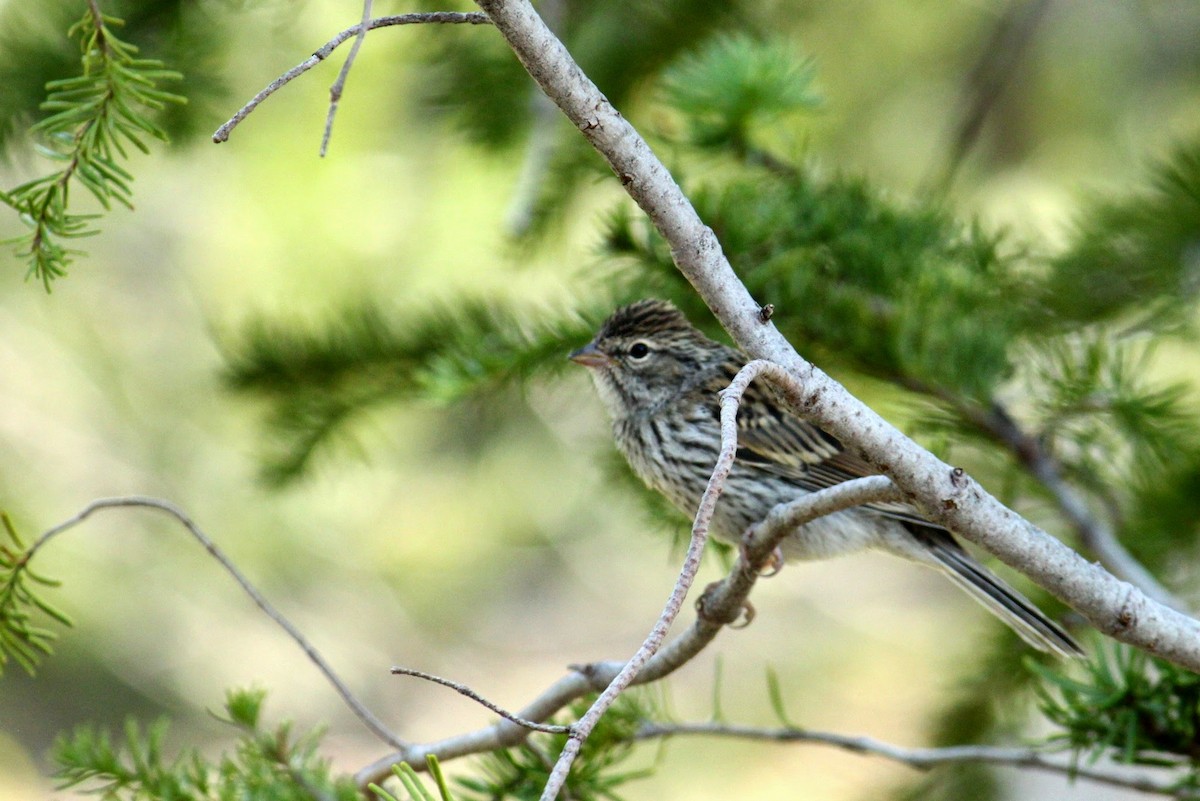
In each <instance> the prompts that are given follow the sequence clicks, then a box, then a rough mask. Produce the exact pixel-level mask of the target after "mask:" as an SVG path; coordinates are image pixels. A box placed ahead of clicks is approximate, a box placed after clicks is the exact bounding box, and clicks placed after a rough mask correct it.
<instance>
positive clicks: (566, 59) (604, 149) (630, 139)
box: [477, 0, 1200, 671]
mask: <svg viewBox="0 0 1200 801" xmlns="http://www.w3.org/2000/svg"><path fill="white" fill-rule="evenodd" d="M477 3H478V4H479V6H480V7H481V8H482V9H483V10H484V11H485V12H486V13H487V15H488V16H489V17H490V18H491V20H492V23H493V24H494V25H495V26H496V28H497V30H498V31H499V32H500V33H501V35H503V36H504V38H505V40H506V41H507V42H508V44H509V46H510V47H512V49H513V52H514V53H515V54H516V56H517V58H518V59H520V61H521V63H522V64H523V65H524V66H525V68H526V70H527V71H528V72H529V74H530V76H531V77H533V79H534V80H535V81H536V82H537V83H538V85H539V86H540V87H541V88H542V90H543V91H544V92H546V94H547V95H548V96H549V97H550V98H551V99H552V100H554V102H555V103H556V104H557V105H558V107H559V108H560V109H561V110H562V111H563V113H564V114H566V116H567V117H568V118H569V119H570V120H571V121H572V122H573V123H574V124H575V125H576V126H577V127H578V128H579V130H580V132H581V133H583V135H584V136H585V137H587V139H588V141H589V142H590V143H591V144H592V146H593V147H595V148H596V150H597V151H599V152H600V153H601V155H603V156H604V158H605V159H606V160H607V161H608V163H609V165H610V167H611V168H612V169H613V171H614V172H615V173H616V175H617V176H618V178H619V179H620V180H621V183H622V185H623V186H624V187H625V189H626V191H627V192H628V193H629V195H630V197H632V198H633V199H634V200H635V201H636V202H637V204H638V205H639V206H640V207H641V208H642V210H643V211H644V212H645V213H646V214H647V216H648V217H649V218H650V220H651V222H652V223H653V224H654V226H655V228H656V229H657V230H658V232H659V233H660V234H661V235H662V236H663V237H664V238H665V239H666V241H667V242H668V243H669V244H670V246H671V252H672V256H673V258H674V259H675V263H676V265H677V266H678V268H679V270H680V271H681V272H682V273H683V275H684V276H685V277H686V278H687V279H688V281H689V282H691V284H692V286H693V287H694V288H695V289H696V291H697V292H698V293H699V294H700V296H701V297H702V298H703V299H704V301H705V302H706V303H707V304H708V306H709V308H710V309H712V311H713V313H714V314H715V315H716V317H717V319H718V320H719V321H720V322H721V324H722V325H723V326H724V327H725V329H726V330H727V331H728V332H729V333H730V335H732V337H733V338H734V340H735V341H736V342H737V343H738V345H740V346H741V347H742V349H743V350H744V351H745V352H747V353H749V354H750V355H751V356H753V357H755V358H760V359H768V360H770V361H773V362H776V363H777V364H779V365H780V366H782V367H783V368H785V369H786V370H787V371H788V372H789V373H791V374H792V376H793V378H794V379H796V381H797V382H799V384H798V386H799V387H800V390H799V391H796V392H791V393H788V400H789V402H790V403H791V404H792V405H793V406H794V408H795V409H796V411H797V412H798V413H799V414H801V415H802V416H804V417H805V419H807V420H809V421H810V422H812V423H814V424H815V425H817V426H819V427H821V428H822V429H824V430H825V431H827V432H829V433H830V434H832V435H833V436H835V437H837V438H838V439H839V440H841V441H842V442H843V443H845V444H846V445H847V446H848V447H850V448H851V449H853V450H854V451H855V452H857V453H858V454H859V455H861V456H862V457H863V458H865V459H866V460H867V461H868V462H869V463H871V464H872V465H873V466H874V467H876V468H877V469H878V470H879V471H880V472H882V473H884V474H886V475H888V476H890V477H891V478H892V480H893V481H894V482H895V483H896V485H897V486H898V487H899V488H900V490H901V491H902V492H904V493H905V495H906V496H908V497H909V499H910V500H911V501H913V502H915V503H916V504H917V505H918V506H919V507H920V508H921V510H922V512H923V513H924V514H925V515H926V516H927V517H929V519H931V520H932V521H933V522H936V523H938V524H940V525H943V526H945V527H946V528H948V529H951V530H952V531H954V532H955V533H957V534H959V535H961V536H963V537H965V538H966V539H968V540H971V541H972V542H974V543H976V544H977V545H979V546H980V547H982V548H983V549H984V550H986V551H989V552H990V553H992V554H994V555H995V556H997V557H998V558H999V559H1000V560H1001V561H1003V562H1005V563H1006V564H1008V565H1009V566H1010V567H1012V568H1014V569H1016V570H1018V571H1020V572H1022V573H1024V574H1026V575H1027V576H1029V577H1030V578H1031V579H1033V580H1034V581H1035V582H1037V583H1038V584H1039V585H1040V586H1042V587H1043V588H1045V589H1046V590H1048V591H1049V592H1050V593H1052V594H1053V595H1055V596H1056V597H1057V598H1059V599H1060V600H1062V601H1063V602H1064V603H1066V604H1068V605H1070V606H1071V607H1072V608H1074V609H1075V610H1076V611H1078V612H1079V613H1080V614H1082V615H1083V616H1084V617H1085V618H1087V620H1088V621H1089V622H1090V623H1092V625H1094V626H1095V627H1096V628H1097V629H1099V630H1100V631H1102V632H1103V633H1105V634H1107V635H1109V636H1112V637H1114V638H1116V639H1118V640H1121V641H1122V642H1126V643H1128V644H1130V645H1133V646H1135V647H1138V648H1141V649H1143V650H1145V651H1147V652H1149V653H1152V654H1155V655H1157V656H1160V657H1162V658H1164V659H1167V660H1170V661H1172V662H1175V663H1177V664H1180V665H1182V666H1184V667H1187V668H1189V669H1191V670H1197V671H1200V622H1197V621H1196V620H1195V619H1193V618H1191V617H1188V616H1187V615H1184V614H1182V613H1180V612H1177V611H1175V610H1173V609H1171V608H1169V607H1167V606H1165V605H1163V604H1160V603H1158V602H1156V601H1154V600H1153V599H1151V598H1150V597H1148V596H1147V595H1146V594H1145V593H1144V592H1142V591H1141V590H1139V589H1138V588H1137V587H1135V586H1133V585H1131V584H1129V583H1128V582H1124V581H1121V580H1120V579H1118V578H1117V577H1115V576H1113V575H1112V574H1111V573H1109V572H1108V571H1106V570H1105V569H1104V568H1102V567H1101V566H1100V565H1096V564H1092V563H1089V562H1088V561H1087V560H1085V559H1084V558H1083V557H1081V556H1080V555H1079V554H1077V553H1076V552H1074V551H1073V550H1071V549H1070V548H1068V547H1066V546H1065V545H1063V544H1062V543H1061V542H1059V541H1058V540H1056V539H1054V538H1053V537H1051V536H1050V535H1049V534H1047V533H1046V532H1044V531H1042V530H1041V529H1039V528H1037V527H1036V526H1034V525H1033V524H1032V523H1030V522H1029V521H1027V520H1025V519H1024V518H1022V517H1020V516H1019V515H1017V514H1016V513H1015V512H1013V511H1012V510H1010V509H1008V508H1007V507H1006V506H1004V505H1003V504H1002V503H1000V502H999V501H998V500H997V499H996V498H995V497H993V496H992V495H991V494H989V493H988V492H987V491H986V490H985V489H984V488H983V487H982V486H981V485H980V484H979V483H978V482H976V481H975V480H974V479H972V478H971V477H970V476H968V475H966V474H965V473H964V472H963V471H962V470H961V469H955V468H952V467H951V466H950V465H948V464H946V463H944V462H942V461H941V460H940V459H938V458H937V457H936V456H934V455H933V454H931V453H929V452H928V451H926V450H925V449H923V448H921V447H920V446H919V445H917V444H916V443H915V442H913V441H912V440H911V439H909V438H908V437H907V436H905V435H904V434H903V433H902V432H900V431H899V430H898V429H896V427H895V426H893V425H891V424H890V423H888V422H887V421H886V420H884V419H883V418H882V417H880V416H879V415H878V414H877V413H875V412H874V411H873V410H872V409H870V408H869V407H868V406H866V404H864V403H863V402H862V401H860V400H858V399H857V398H855V397H854V396H853V395H851V394H850V393H849V392H848V391H847V390H846V389H845V388H844V387H843V386H842V385H841V384H839V383H837V382H836V381H834V380H833V379H832V378H830V377H829V376H828V375H826V374H825V373H824V372H823V371H821V370H820V369H818V368H817V367H816V366H815V365H813V364H811V363H810V362H808V361H806V360H804V359H803V358H801V357H800V356H799V355H798V354H797V353H796V351H795V350H794V349H793V348H792V346H791V345H790V344H789V343H788V342H787V340H785V339H784V338H783V336H782V335H781V334H780V333H779V331H778V330H776V328H775V327H774V326H773V325H771V323H770V322H769V321H766V320H763V318H762V317H761V316H760V306H759V304H758V303H756V302H755V300H754V299H753V298H752V297H750V294H749V292H748V291H747V290H746V287H745V286H744V285H743V284H742V283H741V281H740V280H739V279H738V277H737V275H736V274H735V273H734V271H733V269H732V267H731V266H730V264H729V261H728V259H726V258H725V255H724V253H723V252H722V250H721V246H720V243H719V242H718V241H717V238H716V235H715V234H714V233H713V231H712V229H710V228H709V227H708V226H706V225H705V224H704V222H703V221H702V220H701V219H700V218H699V216H698V215H697V214H696V211H695V209H694V208H693V207H692V205H691V203H690V202H689V201H688V199H687V197H686V196H685V195H684V194H683V191H682V190H681V189H680V188H679V186H678V184H676V183H675V181H674V180H673V179H672V177H671V175H670V173H669V172H668V171H667V169H666V167H665V166H663V164H662V162H661V161H660V160H659V159H658V158H657V157H656V156H655V155H654V153H653V152H652V151H651V150H650V147H649V145H647V144H646V141H645V140H644V139H643V138H642V137H641V136H640V135H639V134H638V133H637V131H636V130H635V129H634V128H633V126H631V125H630V124H629V122H628V121H627V120H625V119H624V118H623V117H622V116H621V115H620V113H619V112H618V111H617V110H616V109H615V108H613V106H612V104H611V103H609V102H608V100H607V99H606V98H605V97H604V95H603V94H602V93H601V92H600V91H599V89H597V88H596V86H595V84H594V83H592V82H591V80H590V79H588V77H587V76H586V75H585V74H584V73H583V71H582V70H581V69H580V68H579V66H578V65H577V64H576V63H575V62H574V60H573V59H572V58H571V56H570V54H569V53H568V52H567V50H566V48H565V47H564V46H563V44H562V42H560V41H559V40H558V39H557V38H556V37H555V36H554V34H553V33H552V32H551V31H550V30H549V29H548V28H547V27H546V26H545V25H544V24H543V23H542V21H541V20H540V19H539V18H538V16H537V13H536V12H535V11H534V9H533V7H532V6H531V5H530V3H529V2H528V0H477Z"/></svg>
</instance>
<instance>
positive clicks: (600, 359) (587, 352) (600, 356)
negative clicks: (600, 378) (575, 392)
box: [567, 342, 612, 367]
mask: <svg viewBox="0 0 1200 801" xmlns="http://www.w3.org/2000/svg"><path fill="white" fill-rule="evenodd" d="M567 358H568V359H570V360H571V361H573V362H575V363H576V364H582V365H583V366H584V367H604V366H605V365H609V364H612V358H611V357H610V356H608V355H607V354H605V353H602V352H601V351H600V349H599V348H597V347H596V343H595V342H589V343H587V344H586V345H584V346H583V347H582V348H579V349H578V350H573V351H571V355H570V356H568V357H567Z"/></svg>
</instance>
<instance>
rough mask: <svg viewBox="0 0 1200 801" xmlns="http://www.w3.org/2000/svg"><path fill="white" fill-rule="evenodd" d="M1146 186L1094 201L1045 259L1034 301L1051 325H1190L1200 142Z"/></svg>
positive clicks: (1199, 265)
mask: <svg viewBox="0 0 1200 801" xmlns="http://www.w3.org/2000/svg"><path fill="white" fill-rule="evenodd" d="M1149 183H1150V186H1149V188H1148V189H1146V190H1143V191H1141V192H1138V193H1136V194H1133V195H1131V196H1129V197H1126V198H1120V199H1117V200H1098V201H1096V202H1095V203H1093V204H1092V206H1091V207H1090V208H1089V209H1087V210H1086V211H1085V212H1084V213H1083V214H1082V215H1081V217H1080V220H1079V222H1078V223H1077V231H1076V236H1075V237H1074V241H1075V244H1074V246H1073V247H1071V248H1070V249H1069V250H1067V251H1066V252H1064V253H1063V254H1062V255H1061V256H1059V257H1057V258H1056V259H1054V260H1053V262H1052V269H1051V272H1050V275H1049V276H1048V279H1047V281H1046V283H1045V285H1044V288H1043V293H1042V302H1043V304H1044V307H1045V311H1046V314H1047V316H1048V317H1049V320H1050V321H1051V323H1052V324H1053V325H1057V326H1063V325H1075V324H1080V323H1090V322H1118V323H1121V324H1123V325H1127V326H1133V327H1143V328H1149V329H1153V330H1156V331H1164V330H1172V329H1187V328H1191V327H1193V325H1194V320H1195V308H1196V297H1197V292H1200V244H1198V243H1200V141H1194V142H1190V143H1187V144H1185V145H1181V146H1179V147H1178V148H1177V149H1176V150H1175V152H1174V153H1173V154H1172V155H1171V156H1170V157H1169V158H1168V159H1166V160H1164V161H1162V162H1160V163H1159V164H1157V165H1156V166H1155V168H1154V170H1153V173H1152V175H1151V179H1150V182H1149Z"/></svg>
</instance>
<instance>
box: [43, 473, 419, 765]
mask: <svg viewBox="0 0 1200 801" xmlns="http://www.w3.org/2000/svg"><path fill="white" fill-rule="evenodd" d="M123 508H126V509H127V508H143V509H158V510H160V511H163V512H166V513H167V514H169V515H171V516H172V517H174V518H175V519H176V520H177V521H179V522H180V523H181V524H182V525H183V527H184V528H185V529H187V531H188V533H189V534H191V535H192V537H193V538H194V539H195V540H196V541H197V542H199V543H200V544H201V545H202V546H204V549H205V550H206V551H208V553H209V554H210V555H211V556H212V558H213V559H215V560H217V563H218V564H220V565H221V567H223V568H225V572H226V573H228V574H229V575H231V576H233V580H234V581H236V582H237V583H238V586H240V587H241V588H242V590H243V592H245V593H246V594H247V595H249V596H250V600H252V601H254V604H255V606H257V607H258V608H259V609H261V610H262V611H263V613H264V614H265V615H266V616H267V617H269V618H271V620H273V621H275V623H276V625H278V626H279V627H280V628H281V629H283V630H284V632H286V633H287V635H288V636H289V637H291V638H292V640H293V641H294V642H295V643H296V644H297V645H299V646H300V649H301V650H302V651H304V655H305V656H307V657H308V659H309V661H310V662H312V663H313V664H314V665H316V666H317V670H319V671H321V674H322V675H323V676H325V679H326V681H328V682H329V683H330V684H332V685H333V688H334V689H335V690H336V691H337V693H338V695H340V696H341V697H342V700H343V701H344V702H345V703H346V706H348V707H350V711H352V712H353V713H354V714H355V715H356V716H358V719H359V720H361V721H362V722H363V725H365V726H366V727H367V728H368V729H370V730H371V732H372V733H373V734H374V735H375V736H376V737H378V738H379V739H380V740H382V741H384V742H385V743H387V744H388V745H390V746H391V747H392V748H406V747H407V746H408V743H406V742H405V741H404V740H402V739H400V738H399V737H397V736H396V735H394V734H392V733H391V732H390V731H388V728H387V727H386V726H384V725H383V722H382V721H380V720H379V719H378V718H377V717H375V715H373V714H372V713H371V711H370V710H369V709H367V708H366V706H364V705H363V703H362V702H361V701H359V700H358V698H357V697H356V696H355V695H354V693H352V692H351V691H350V688H349V687H348V686H346V683H345V682H343V681H342V679H341V677H339V676H338V675H337V673H336V672H334V670H333V667H332V666H331V665H330V664H329V663H328V662H327V661H325V657H323V656H321V653H320V652H319V651H318V650H317V649H316V646H314V645H313V644H312V643H311V642H309V641H308V638H307V637H305V636H304V635H303V634H301V633H300V630H299V629H298V628H296V627H295V626H293V625H292V623H291V621H289V620H288V619H287V618H286V617H284V616H283V614H282V613H281V612H280V611H279V610H278V609H276V608H275V607H274V606H272V605H271V602H270V601H268V600H267V599H266V598H265V597H263V594H262V593H260V592H259V591H258V588H256V587H255V586H254V585H253V584H251V583H250V579H248V578H246V576H245V575H244V574H243V573H242V571H241V570H239V569H238V567H237V565H235V564H234V563H233V562H232V561H231V560H230V559H229V557H227V556H226V555H225V553H224V551H222V550H221V549H220V548H218V547H217V544H216V543H215V542H214V541H213V540H212V538H211V537H209V536H208V535H207V534H205V533H204V531H203V530H202V529H201V528H200V527H199V526H198V525H196V523H195V522H194V521H193V520H192V519H191V518H190V517H188V515H187V514H186V513H185V512H184V511H183V510H182V509H180V508H179V507H178V506H176V505H175V504H173V503H171V502H170V501H164V500H162V499H160V498H148V497H144V496H140V495H127V496H121V497H116V498H99V499H97V500H94V501H92V502H91V503H89V504H88V505H87V506H85V507H84V508H83V510H82V511H80V512H79V513H78V514H76V515H75V516H74V517H71V518H69V519H67V520H65V521H63V522H62V523H59V524H58V525H57V526H54V527H53V528H50V529H47V530H46V531H45V532H43V533H42V534H41V536H39V537H38V538H37V539H36V540H34V542H33V544H32V545H30V547H29V551H28V552H27V556H26V561H27V562H28V561H32V559H33V557H34V555H35V554H36V553H37V552H38V551H39V550H41V548H42V547H43V546H44V545H45V544H46V543H47V542H49V541H50V540H52V539H54V538H55V537H57V536H58V535H59V534H61V533H63V532H64V531H67V530H68V529H71V528H74V527H75V526H77V525H79V524H80V523H82V522H83V521H85V520H87V519H88V518H89V517H91V516H92V515H93V514H95V513H96V512H99V511H102V510H105V509H123Z"/></svg>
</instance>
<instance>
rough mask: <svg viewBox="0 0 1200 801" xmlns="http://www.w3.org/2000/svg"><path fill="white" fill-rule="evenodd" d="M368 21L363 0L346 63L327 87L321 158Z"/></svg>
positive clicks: (366, 0) (368, 10)
mask: <svg viewBox="0 0 1200 801" xmlns="http://www.w3.org/2000/svg"><path fill="white" fill-rule="evenodd" d="M370 22H371V0H363V10H362V22H360V23H359V24H358V35H357V36H355V37H354V44H352V45H350V55H348V56H346V63H344V64H342V69H341V71H339V72H338V76H337V80H336V81H334V82H333V86H331V87H329V114H328V115H326V117H325V134H324V135H323V136H322V137H321V158H325V152H326V151H327V150H328V149H329V137H331V136H333V118H334V117H335V116H336V115H337V110H338V103H339V102H341V99H342V91H343V90H344V89H345V88H346V78H348V77H350V68H351V67H353V66H354V59H356V58H358V51H359V48H361V47H362V43H363V40H365V39H366V38H367V31H368V30H369V28H368V27H367V25H369V24H370Z"/></svg>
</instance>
